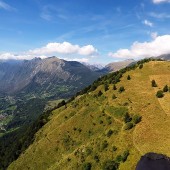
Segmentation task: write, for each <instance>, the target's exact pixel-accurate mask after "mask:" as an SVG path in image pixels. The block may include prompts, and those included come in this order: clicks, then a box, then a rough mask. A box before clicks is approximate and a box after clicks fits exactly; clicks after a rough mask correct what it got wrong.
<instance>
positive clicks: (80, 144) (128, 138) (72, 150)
mask: <svg viewBox="0 0 170 170" xmlns="http://www.w3.org/2000/svg"><path fill="white" fill-rule="evenodd" d="M128 75H130V77H131V79H130V80H127V76H128ZM153 79H154V80H155V81H156V83H157V85H158V87H152V86H151V81H152V80H153ZM166 84H167V85H169V86H170V62H165V61H151V62H149V63H146V64H144V66H143V68H142V69H139V68H136V69H135V70H132V71H127V72H126V73H125V74H123V77H122V78H121V81H120V82H119V83H117V84H116V87H117V90H113V84H110V85H109V90H107V91H105V90H104V86H103V85H100V86H99V87H98V88H97V89H96V90H95V91H93V92H90V93H88V94H84V95H82V96H78V97H77V98H76V99H75V100H74V101H72V102H71V103H69V104H67V107H65V106H63V107H62V108H60V109H57V110H55V111H53V115H52V116H51V118H50V119H51V120H50V121H49V122H48V123H47V124H46V125H45V126H44V127H43V128H42V129H41V130H40V131H38V133H37V134H36V140H35V141H34V143H33V144H32V145H31V146H30V147H29V148H28V149H27V150H26V151H25V153H24V154H22V155H21V156H20V157H19V159H18V160H16V161H15V162H13V163H12V164H11V165H10V166H9V168H8V169H11V170H13V169H16V170H23V169H35V170H37V169H38V170H45V169H50V170H60V169H61V170H63V169H64V170H65V169H66V170H67V169H69V170H70V169H78V170H79V169H80V170H81V169H85V168H86V167H87V166H88V165H87V164H88V163H90V165H91V168H92V169H93V170H96V169H103V167H104V166H105V163H106V162H107V161H109V160H114V161H115V162H119V163H120V166H119V169H120V170H133V169H135V166H136V163H137V161H138V160H139V159H140V156H141V155H143V154H145V153H147V152H158V153H163V154H167V155H168V156H170V117H169V116H170V114H169V110H170V103H169V101H170V93H169V92H166V93H164V97H163V98H161V99H158V98H157V97H156V92H157V91H158V90H159V89H162V88H163V87H164V86H165V85H166ZM121 86H124V88H125V91H124V92H122V93H120V92H119V87H121ZM100 90H101V91H102V93H103V94H102V95H101V96H98V92H99V91H100ZM113 94H115V95H116V97H117V98H116V99H113ZM127 112H128V113H129V114H130V116H131V117H133V115H136V114H139V115H141V116H142V121H141V122H140V123H139V124H137V125H136V126H135V127H133V128H132V129H130V130H124V126H125V122H124V120H123V119H124V115H125V113H127ZM109 130H110V131H112V133H108V132H109ZM115 148H116V149H115ZM126 152H128V153H129V156H127V160H125V161H120V160H119V158H120V155H123V154H124V153H126Z"/></svg>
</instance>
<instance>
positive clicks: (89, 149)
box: [85, 147, 92, 156]
mask: <svg viewBox="0 0 170 170" xmlns="http://www.w3.org/2000/svg"><path fill="white" fill-rule="evenodd" d="M91 153H92V149H91V148H89V147H88V148H86V151H85V154H86V156H89V155H90V154H91Z"/></svg>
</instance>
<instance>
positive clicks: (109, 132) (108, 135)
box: [106, 129, 113, 137]
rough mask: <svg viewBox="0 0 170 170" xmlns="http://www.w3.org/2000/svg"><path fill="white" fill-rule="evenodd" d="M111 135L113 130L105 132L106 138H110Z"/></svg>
mask: <svg viewBox="0 0 170 170" xmlns="http://www.w3.org/2000/svg"><path fill="white" fill-rule="evenodd" d="M112 134H113V130H111V129H110V130H109V131H108V132H107V134H106V136H107V137H110V136H111V135H112Z"/></svg>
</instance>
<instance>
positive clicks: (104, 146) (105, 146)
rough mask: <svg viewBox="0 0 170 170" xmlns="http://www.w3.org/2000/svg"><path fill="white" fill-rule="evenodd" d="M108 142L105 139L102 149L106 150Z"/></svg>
mask: <svg viewBox="0 0 170 170" xmlns="http://www.w3.org/2000/svg"><path fill="white" fill-rule="evenodd" d="M108 145H109V144H108V142H107V141H106V140H105V141H103V143H102V145H101V150H104V149H106V148H107V147H108Z"/></svg>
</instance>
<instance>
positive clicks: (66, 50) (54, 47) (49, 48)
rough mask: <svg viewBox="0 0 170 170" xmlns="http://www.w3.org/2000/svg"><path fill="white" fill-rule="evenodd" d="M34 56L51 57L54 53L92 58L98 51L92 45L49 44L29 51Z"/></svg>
mask: <svg viewBox="0 0 170 170" xmlns="http://www.w3.org/2000/svg"><path fill="white" fill-rule="evenodd" d="M29 53H30V54H33V55H50V54H54V53H59V54H79V55H83V56H88V55H89V56H90V55H94V54H97V49H95V48H94V47H93V46H92V45H87V46H83V47H80V46H79V45H73V44H71V43H69V42H63V43H56V42H55V43H48V44H47V45H46V46H45V47H42V48H37V49H34V50H30V51H29Z"/></svg>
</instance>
